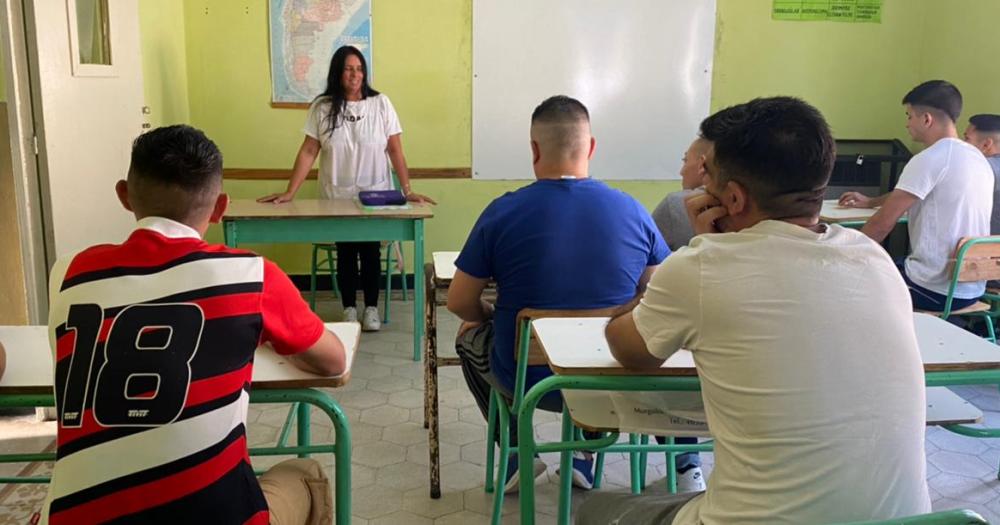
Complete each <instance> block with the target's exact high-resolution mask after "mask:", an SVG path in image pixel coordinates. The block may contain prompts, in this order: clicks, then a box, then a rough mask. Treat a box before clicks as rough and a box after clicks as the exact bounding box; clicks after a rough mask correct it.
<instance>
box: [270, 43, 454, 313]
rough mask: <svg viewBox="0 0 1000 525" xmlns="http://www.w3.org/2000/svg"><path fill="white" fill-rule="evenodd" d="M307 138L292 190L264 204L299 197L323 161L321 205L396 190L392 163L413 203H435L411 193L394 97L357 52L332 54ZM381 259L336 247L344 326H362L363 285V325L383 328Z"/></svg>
mask: <svg viewBox="0 0 1000 525" xmlns="http://www.w3.org/2000/svg"><path fill="white" fill-rule="evenodd" d="M303 131H304V132H305V134H306V137H305V140H303V141H302V146H301V147H299V153H298V155H297V156H296V157H295V166H294V167H293V169H292V176H291V179H290V180H289V181H288V188H287V190H286V191H285V192H284V193H276V194H272V195H268V196H266V197H262V198H260V199H258V201H259V202H274V203H282V202H288V201H291V200H292V199H293V198H295V193H296V192H298V190H299V187H300V186H302V183H303V182H304V181H305V180H306V176H307V175H308V174H309V170H310V169H311V168H312V166H313V164H314V163H315V161H316V157H317V156H319V157H320V161H319V184H320V194H321V195H322V197H323V198H326V199H349V198H353V197H355V196H357V194H358V192H360V191H367V190H389V189H392V176H391V175H390V173H389V165H388V164H389V163H388V162H387V160H388V161H389V162H392V166H393V167H394V168H395V169H396V175H397V176H398V177H399V183H400V185H401V186H402V188H401V189H402V191H403V194H405V195H406V199H407V200H408V201H414V202H424V201H426V202H430V203H431V204H436V203H435V202H434V201H433V200H431V199H429V198H427V197H425V196H423V195H419V194H417V193H413V192H412V191H411V190H410V173H409V170H408V169H407V168H406V158H405V157H404V156H403V145H402V142H401V141H400V137H399V136H400V134H401V133H402V132H403V128H402V127H401V126H400V124H399V117H398V116H397V115H396V110H395V109H394V108H393V107H392V103H391V102H389V97H386V96H385V95H382V94H380V93H379V92H378V91H375V90H374V89H372V88H371V86H369V85H368V66H367V64H366V63H365V57H364V55H362V54H361V52H360V51H358V49H357V48H355V47H353V46H343V47H341V48H340V49H338V50H337V52H336V53H334V54H333V58H331V59H330V71H329V73H327V76H326V90H325V91H323V93H322V94H321V95H319V96H318V97H316V100H314V101H313V103H312V106H310V108H309V116H308V117H306V125H305V128H303ZM380 256H381V243H380V242H377V241H376V242H338V243H337V285H338V286H339V288H340V298H341V301H342V303H343V305H344V320H345V321H357V319H358V311H357V305H356V304H355V301H356V298H355V295H356V292H357V289H358V284H359V281H360V284H361V289H362V291H363V292H364V297H365V310H364V315H363V317H362V325H361V326H362V328H363V329H364V330H367V331H374V330H378V329H379V328H380V327H381V320H380V319H379V315H378V308H377V306H378V291H379V280H380V279H379V276H380V274H381V264H380ZM359 260H360V262H361V273H360V279H359V275H358V261H359Z"/></svg>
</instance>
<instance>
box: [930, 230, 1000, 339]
mask: <svg viewBox="0 0 1000 525" xmlns="http://www.w3.org/2000/svg"><path fill="white" fill-rule="evenodd" d="M994 279H1000V236H988V237H964V238H962V239H960V240H959V241H958V245H957V246H956V247H955V256H954V258H953V259H952V261H951V284H950V285H949V286H948V296H947V299H945V304H944V309H943V310H941V311H940V312H931V311H923V310H922V311H923V312H924V313H930V314H934V315H937V316H939V317H941V318H942V319H947V318H948V317H950V316H953V315H957V316H963V317H974V318H975V317H978V318H981V319H983V321H984V322H985V323H986V330H987V334H989V336H988V339H989V340H990V341H991V342H994V343H995V342H996V340H997V338H996V331H995V328H994V321H993V319H994V318H995V317H997V315H1000V314H998V313H997V312H994V311H993V308H992V307H991V306H990V305H989V304H988V303H985V302H983V301H977V302H976V303H974V304H972V305H970V306H967V307H965V308H962V309H959V310H953V309H952V302H953V300H954V295H955V287H956V286H958V283H960V282H962V283H965V282H974V281H988V280H994ZM984 298H986V299H991V298H993V297H992V296H990V295H987V296H984Z"/></svg>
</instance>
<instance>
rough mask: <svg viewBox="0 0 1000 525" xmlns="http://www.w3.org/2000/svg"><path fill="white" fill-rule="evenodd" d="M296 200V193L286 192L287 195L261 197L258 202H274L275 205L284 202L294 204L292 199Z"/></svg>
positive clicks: (277, 194)
mask: <svg viewBox="0 0 1000 525" xmlns="http://www.w3.org/2000/svg"><path fill="white" fill-rule="evenodd" d="M294 198H295V194H294V193H290V192H287V191H286V192H285V193H272V194H270V195H267V196H264V197H261V198H259V199H257V202H273V203H274V204H281V203H282V202H292V199H294Z"/></svg>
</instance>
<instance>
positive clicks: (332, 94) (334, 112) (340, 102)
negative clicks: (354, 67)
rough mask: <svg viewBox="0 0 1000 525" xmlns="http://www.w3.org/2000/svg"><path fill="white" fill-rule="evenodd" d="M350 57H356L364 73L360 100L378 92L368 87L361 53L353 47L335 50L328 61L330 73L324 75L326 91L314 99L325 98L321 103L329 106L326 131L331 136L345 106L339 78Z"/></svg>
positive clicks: (366, 69) (366, 70)
mask: <svg viewBox="0 0 1000 525" xmlns="http://www.w3.org/2000/svg"><path fill="white" fill-rule="evenodd" d="M350 55H354V56H356V57H358V60H360V61H361V71H362V73H364V79H363V80H362V81H361V98H362V99H365V98H368V97H374V96H375V95H378V91H375V90H374V89H372V87H371V86H369V85H368V63H367V62H365V56H364V55H362V54H361V51H358V48H356V47H354V46H341V47H340V49H337V51H336V52H335V53H334V54H333V58H331V59H330V71H329V72H327V74H326V89H325V90H324V91H323V92H322V93H320V94H319V96H318V97H316V100H320V99H322V98H324V97H326V100H325V101H324V102H323V103H324V104H325V103H329V104H330V111H329V112H328V113H327V115H326V131H327V133H330V134H331V135H332V134H333V130H334V128H336V127H337V124H338V123H339V122H340V114H341V112H342V111H343V109H344V106H345V105H346V104H347V101H346V100H345V99H344V86H343V85H342V84H341V78H342V77H343V74H344V64H345V63H346V62H347V57H348V56H350Z"/></svg>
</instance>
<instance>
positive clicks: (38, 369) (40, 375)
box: [0, 323, 361, 395]
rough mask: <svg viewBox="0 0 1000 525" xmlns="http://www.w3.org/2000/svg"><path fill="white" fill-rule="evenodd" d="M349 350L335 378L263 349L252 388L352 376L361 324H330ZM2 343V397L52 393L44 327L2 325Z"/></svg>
mask: <svg viewBox="0 0 1000 525" xmlns="http://www.w3.org/2000/svg"><path fill="white" fill-rule="evenodd" d="M326 328H327V329H328V330H330V331H331V332H333V333H335V334H337V337H339V338H340V340H341V341H343V343H344V347H345V349H346V350H347V370H346V371H345V372H344V373H343V374H341V375H339V376H335V377H323V376H318V375H315V374H311V373H309V372H305V371H302V370H299V369H298V368H296V367H295V366H293V365H290V364H289V363H288V362H287V360H286V359H285V358H284V357H282V356H280V355H278V354H276V353H274V350H271V349H270V348H269V347H263V346H262V347H260V348H258V349H257V354H256V355H255V356H254V366H253V388H257V389H268V388H272V389H273V388H313V387H331V388H332V387H338V386H341V385H344V384H345V383H347V381H349V380H350V377H351V367H352V366H353V364H354V355H355V353H356V352H357V349H358V341H359V338H360V336H361V325H359V324H358V323H327V324H326ZM0 343H2V344H3V346H4V348H5V349H6V351H7V370H6V371H5V372H4V374H3V377H0V395H3V394H51V393H52V349H51V348H50V347H49V336H48V328H47V327H45V326H0Z"/></svg>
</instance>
